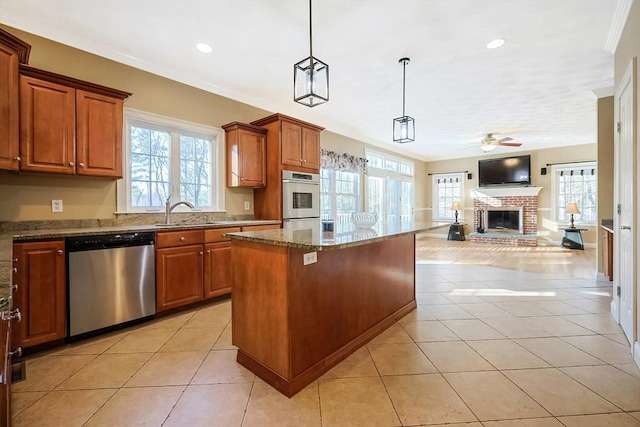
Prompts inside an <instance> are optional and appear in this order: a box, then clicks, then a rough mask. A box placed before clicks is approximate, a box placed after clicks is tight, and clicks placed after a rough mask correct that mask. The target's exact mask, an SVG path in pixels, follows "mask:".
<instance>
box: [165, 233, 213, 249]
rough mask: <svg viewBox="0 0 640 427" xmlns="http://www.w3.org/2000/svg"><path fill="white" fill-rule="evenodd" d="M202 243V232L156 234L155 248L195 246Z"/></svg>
mask: <svg viewBox="0 0 640 427" xmlns="http://www.w3.org/2000/svg"><path fill="white" fill-rule="evenodd" d="M199 243H202V230H180V231H167V232H162V233H157V234H156V248H167V247H171V246H186V245H197V244H199Z"/></svg>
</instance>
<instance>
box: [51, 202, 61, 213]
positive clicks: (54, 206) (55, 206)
mask: <svg viewBox="0 0 640 427" xmlns="http://www.w3.org/2000/svg"><path fill="white" fill-rule="evenodd" d="M51 212H62V200H52V201H51Z"/></svg>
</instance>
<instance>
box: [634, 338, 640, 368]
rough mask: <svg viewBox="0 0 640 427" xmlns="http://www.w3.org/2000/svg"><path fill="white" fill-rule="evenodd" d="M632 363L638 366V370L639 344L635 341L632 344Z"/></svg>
mask: <svg viewBox="0 0 640 427" xmlns="http://www.w3.org/2000/svg"><path fill="white" fill-rule="evenodd" d="M633 361H634V362H636V365H638V369H640V342H638V341H636V342H635V343H634V344H633Z"/></svg>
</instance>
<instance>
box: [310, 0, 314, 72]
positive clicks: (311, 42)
mask: <svg viewBox="0 0 640 427" xmlns="http://www.w3.org/2000/svg"><path fill="white" fill-rule="evenodd" d="M311 9H312V8H311V0H309V57H311V70H313V27H312V25H313V20H312V16H311V13H312V12H311Z"/></svg>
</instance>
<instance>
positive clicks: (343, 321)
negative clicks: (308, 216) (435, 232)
mask: <svg viewBox="0 0 640 427" xmlns="http://www.w3.org/2000/svg"><path fill="white" fill-rule="evenodd" d="M306 252H309V251H308V250H303V249H297V248H290V249H289V269H290V270H289V284H290V287H291V294H290V295H291V296H290V298H291V300H290V310H291V328H292V329H291V358H292V366H291V369H292V376H293V377H295V376H297V375H299V374H301V373H302V372H303V371H305V370H306V369H308V368H310V367H312V366H313V365H314V364H317V363H318V362H320V361H322V360H323V359H325V358H328V357H329V356H331V355H332V354H334V353H335V352H336V351H338V350H340V349H341V348H344V347H345V346H347V345H348V344H349V343H352V342H353V341H354V340H356V339H357V338H358V337H361V336H362V335H363V334H364V333H366V332H367V331H370V330H371V329H372V328H375V326H376V325H378V324H380V322H382V321H383V320H384V319H387V318H388V317H389V316H391V315H393V314H394V313H397V312H398V311H399V310H401V309H403V308H405V310H406V307H407V305H409V304H412V303H413V304H415V235H413V234H410V235H404V236H399V237H390V238H388V239H386V240H383V241H379V242H375V243H370V244H365V245H360V246H353V247H347V248H344V249H339V250H329V251H319V252H317V259H318V262H317V263H313V264H309V265H304V263H303V254H304V253H306ZM387 327H388V325H387ZM382 330H383V329H380V330H379V331H376V332H377V333H380V332H382ZM356 348H357V346H356V347H355V348H353V349H350V351H353V350H355V349H356ZM346 354H348V351H347V352H346ZM343 355H344V354H343ZM334 356H335V355H334ZM331 359H333V357H332V358H331ZM328 361H329V360H328V359H327V361H326V362H328ZM323 363H324V362H323ZM318 368H319V367H318V366H317V365H316V366H315V367H314V369H313V370H316V369H318ZM320 370H324V369H320Z"/></svg>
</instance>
